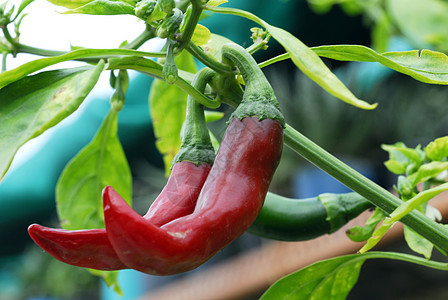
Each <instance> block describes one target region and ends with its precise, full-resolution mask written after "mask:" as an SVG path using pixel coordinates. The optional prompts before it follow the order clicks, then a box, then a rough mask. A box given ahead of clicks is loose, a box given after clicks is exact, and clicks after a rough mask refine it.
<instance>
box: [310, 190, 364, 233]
mask: <svg viewBox="0 0 448 300" xmlns="http://www.w3.org/2000/svg"><path fill="white" fill-rule="evenodd" d="M318 198H319V200H320V201H321V202H322V204H323V205H324V206H325V208H326V210H327V222H328V223H330V227H331V229H330V233H332V232H335V231H336V230H338V229H339V228H341V227H342V226H344V225H345V224H347V222H348V221H350V220H351V219H353V218H355V217H357V216H358V215H359V214H360V213H362V212H364V211H365V210H367V209H369V208H371V207H373V205H372V204H371V203H370V202H369V201H368V200H367V199H365V198H364V197H362V196H361V195H359V194H357V193H346V194H329V193H328V194H321V195H319V196H318Z"/></svg>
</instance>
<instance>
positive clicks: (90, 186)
mask: <svg viewBox="0 0 448 300" xmlns="http://www.w3.org/2000/svg"><path fill="white" fill-rule="evenodd" d="M106 185H110V186H112V187H113V188H114V189H115V190H117V192H118V193H119V194H120V195H121V196H122V197H123V198H124V199H125V200H126V202H128V203H129V204H130V203H131V200H132V176H131V171H130V168H129V166H128V163H127V160H126V156H125V154H124V151H123V149H122V147H121V144H120V141H119V140H118V136H117V112H115V111H114V110H112V109H111V110H110V111H109V113H108V115H107V117H106V118H105V120H104V121H103V124H102V125H101V128H100V129H99V131H98V132H97V134H96V136H95V137H94V138H93V140H92V141H91V142H90V143H89V144H88V145H87V146H86V147H84V149H82V150H81V151H80V152H79V153H78V154H77V155H76V156H75V157H74V158H73V159H72V160H71V161H70V162H69V163H68V164H67V166H66V167H65V169H64V171H63V172H62V174H61V177H60V178H59V181H58V184H57V186H56V203H57V211H58V215H59V219H60V221H61V226H62V227H63V228H65V229H70V230H74V229H92V228H104V216H103V203H102V190H103V188H104V187H105V186H106Z"/></svg>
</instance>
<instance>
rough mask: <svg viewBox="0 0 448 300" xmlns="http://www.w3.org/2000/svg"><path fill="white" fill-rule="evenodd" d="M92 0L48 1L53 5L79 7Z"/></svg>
mask: <svg viewBox="0 0 448 300" xmlns="http://www.w3.org/2000/svg"><path fill="white" fill-rule="evenodd" d="M92 1H94V0H48V2H50V3H53V4H54V5H58V6H63V7H66V8H77V7H81V6H83V5H85V4H87V3H89V2H92Z"/></svg>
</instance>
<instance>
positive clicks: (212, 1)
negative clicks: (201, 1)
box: [207, 0, 229, 6]
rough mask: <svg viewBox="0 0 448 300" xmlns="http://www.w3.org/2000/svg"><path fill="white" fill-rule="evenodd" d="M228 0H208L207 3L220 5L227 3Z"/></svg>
mask: <svg viewBox="0 0 448 300" xmlns="http://www.w3.org/2000/svg"><path fill="white" fill-rule="evenodd" d="M227 2H229V1H227V0H210V1H208V2H207V5H210V6H220V5H221V4H224V3H227Z"/></svg>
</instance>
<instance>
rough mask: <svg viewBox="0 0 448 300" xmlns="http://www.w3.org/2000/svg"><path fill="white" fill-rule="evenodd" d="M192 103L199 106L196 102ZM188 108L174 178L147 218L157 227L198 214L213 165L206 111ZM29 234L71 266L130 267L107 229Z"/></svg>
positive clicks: (36, 229) (34, 229)
mask: <svg viewBox="0 0 448 300" xmlns="http://www.w3.org/2000/svg"><path fill="white" fill-rule="evenodd" d="M204 76H208V78H209V77H210V76H211V73H210V72H208V73H206V72H201V73H200V74H198V77H201V78H202V77H204ZM197 84H198V86H197V88H198V89H199V90H203V89H204V88H205V85H206V83H203V82H202V81H201V82H199V83H197ZM193 85H195V83H193ZM192 101H193V102H192ZM189 102H190V103H193V106H194V105H195V104H194V102H195V101H194V100H192V99H191V100H189ZM188 106H189V107H190V109H189V113H187V119H186V121H185V123H184V131H183V136H182V145H181V149H180V151H179V153H178V155H177V156H176V157H175V160H174V165H173V169H172V172H171V175H170V178H169V179H168V182H167V184H166V186H165V188H164V189H163V190H162V192H161V193H160V195H159V196H158V197H157V199H156V200H155V201H154V202H153V204H152V205H151V207H150V208H149V210H148V212H147V213H146V215H145V216H144V217H143V218H144V219H145V220H146V221H147V222H150V223H151V224H153V225H154V226H161V225H163V224H166V223H168V222H170V221H172V220H174V219H177V218H179V217H182V216H184V215H187V214H190V213H192V212H193V211H194V208H195V205H196V200H197V198H198V195H199V193H200V191H201V188H202V185H203V184H204V182H205V179H206V177H207V175H208V173H209V171H210V168H211V164H212V162H213V158H214V150H213V146H212V144H211V142H210V137H209V132H208V130H207V129H206V126H205V119H204V113H203V110H202V108H200V109H199V110H198V109H195V108H192V107H191V106H192V105H191V104H190V105H188ZM193 143H194V144H193ZM28 233H29V235H30V236H31V238H32V239H33V240H34V241H35V242H36V244H37V245H39V246H40V247H41V248H42V249H44V250H45V251H47V252H48V253H50V254H51V255H52V256H53V257H54V258H56V259H58V260H60V261H63V262H65V263H67V264H71V265H75V266H79V267H85V268H91V269H98V270H119V269H127V268H129V267H128V266H126V265H125V264H123V262H122V261H121V260H120V258H119V257H118V256H117V254H116V253H115V250H114V249H113V247H112V245H111V244H110V242H109V239H108V237H107V233H106V230H105V229H88V230H64V229H56V228H48V227H44V226H41V225H38V224H32V225H30V226H29V228H28Z"/></svg>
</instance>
